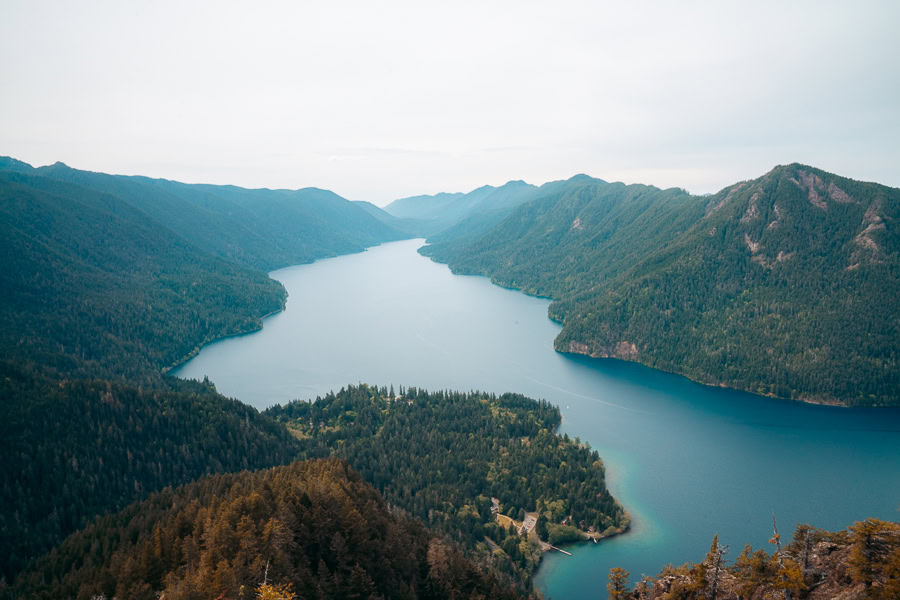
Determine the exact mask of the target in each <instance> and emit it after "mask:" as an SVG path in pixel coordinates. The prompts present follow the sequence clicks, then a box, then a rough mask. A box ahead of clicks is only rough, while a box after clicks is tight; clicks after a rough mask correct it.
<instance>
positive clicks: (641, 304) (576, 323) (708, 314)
mask: <svg viewBox="0 0 900 600" xmlns="http://www.w3.org/2000/svg"><path fill="white" fill-rule="evenodd" d="M898 217H900V190H897V189H893V188H888V187H884V186H880V185H877V184H872V183H863V182H858V181H853V180H849V179H845V178H841V177H837V176H835V175H831V174H829V173H825V172H823V171H820V170H817V169H813V168H811V167H805V166H802V165H796V164H795V165H790V166H785V167H778V168H776V169H774V170H772V171H771V172H769V173H767V174H766V175H764V176H763V177H760V178H759V179H756V180H753V181H747V182H743V183H739V184H737V185H734V186H731V187H728V188H726V189H724V190H722V191H721V192H720V193H718V194H716V195H713V196H708V197H697V196H690V195H688V194H687V193H686V192H684V191H683V190H679V189H671V190H659V189H657V188H653V187H648V186H641V185H629V186H626V185H623V184H608V183H606V182H603V181H600V180H594V179H590V178H587V177H583V176H579V177H576V178H573V179H572V180H569V181H568V182H564V183H563V184H558V183H557V184H554V185H553V186H544V187H542V188H541V193H540V194H539V195H538V197H537V198H536V199H535V200H533V201H531V202H529V203H527V204H525V205H523V206H520V207H519V208H517V209H516V210H515V211H514V212H513V213H512V214H510V215H508V216H506V217H505V218H504V219H503V220H501V221H500V222H499V223H497V224H496V225H495V226H493V227H492V228H491V229H489V230H488V231H487V232H483V233H479V234H478V235H475V236H472V235H471V234H468V235H467V232H466V231H465V230H462V231H459V232H458V234H456V235H447V233H449V232H447V233H445V234H444V236H436V237H435V240H434V241H435V243H434V244H432V245H430V246H427V247H425V248H423V249H422V253H423V254H426V255H428V256H431V257H432V258H434V259H436V260H439V261H442V262H447V263H448V264H449V265H450V267H451V269H453V270H454V272H458V273H475V274H484V275H488V276H490V277H491V278H492V279H493V281H495V282H496V283H498V284H500V285H504V286H509V287H515V288H519V289H522V290H524V291H526V292H528V293H532V294H538V295H543V296H549V297H552V298H554V300H555V302H554V303H553V304H552V305H551V307H550V314H551V317H553V318H555V319H557V320H560V321H562V323H563V331H562V332H561V333H560V335H559V337H558V338H557V339H556V342H555V346H556V348H557V349H558V350H560V351H564V352H577V353H581V354H587V355H590V356H595V357H615V358H621V359H625V360H634V361H638V362H642V363H644V364H647V365H649V366H652V367H655V368H659V369H663V370H667V371H673V372H678V373H682V374H685V375H687V376H689V377H691V378H692V379H695V380H698V381H701V382H704V383H709V384H714V385H727V386H729V387H735V388H740V389H745V390H749V391H752V392H756V393H760V394H769V395H775V396H780V397H785V398H794V399H799V400H806V401H814V402H829V403H844V404H850V405H871V406H885V405H897V404H900V395H898V390H900V368H898V367H900V365H898V352H900V343H898V341H900V330H898V321H897V318H896V315H897V314H898V312H900V306H898V298H900V233H898V230H897V222H898Z"/></svg>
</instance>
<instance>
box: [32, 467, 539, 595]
mask: <svg viewBox="0 0 900 600" xmlns="http://www.w3.org/2000/svg"><path fill="white" fill-rule="evenodd" d="M263 585H267V586H272V588H274V589H275V590H285V589H287V587H286V586H288V585H289V586H290V591H291V593H293V594H295V596H294V595H285V594H284V593H280V594H273V595H272V596H271V597H273V598H274V597H297V598H322V599H326V598H409V599H413V598H421V599H426V598H497V599H498V600H507V599H509V600H512V599H515V598H522V597H524V596H523V594H521V593H520V592H518V591H516V590H515V587H514V586H512V585H510V583H509V582H507V581H501V580H499V579H497V578H496V577H491V576H487V575H484V574H483V573H482V572H481V571H480V570H479V569H478V568H477V567H476V566H475V564H474V563H473V562H472V561H471V560H469V559H468V558H466V557H464V556H463V555H462V554H461V553H460V552H459V551H458V550H457V549H455V548H454V547H453V546H452V545H450V544H448V543H446V542H444V541H442V540H440V539H438V538H435V537H434V536H433V535H431V534H429V533H428V532H427V530H426V529H425V528H424V527H423V526H422V525H421V524H420V523H419V522H417V521H414V520H412V519H409V518H407V517H405V516H403V515H402V514H397V513H392V512H391V511H390V509H389V507H388V506H387V505H386V503H385V501H384V500H383V499H382V498H381V496H380V495H379V494H378V493H377V492H376V491H375V490H374V489H373V488H372V487H371V486H370V485H368V484H366V483H364V482H363V480H362V478H361V477H360V476H359V474H358V473H356V472H354V471H353V470H351V469H349V468H348V467H347V465H346V464H345V463H343V462H341V461H337V460H333V459H332V460H324V461H309V462H302V463H295V464H292V465H290V466H287V467H280V468H277V469H269V470H265V471H258V472H255V473H249V472H243V473H239V474H235V475H219V476H215V477H210V478H206V479H203V480H200V481H198V482H196V483H192V484H190V485H187V486H184V487H181V488H178V489H176V490H171V489H167V490H164V491H162V492H160V493H158V494H154V495H153V496H151V497H150V498H149V499H147V500H146V501H144V502H141V503H138V504H135V505H132V506H130V507H128V508H127V509H126V510H124V511H122V512H121V513H119V514H117V515H112V516H109V517H106V518H104V519H101V520H99V521H97V522H96V523H94V524H93V525H92V526H90V527H89V528H87V529H86V530H84V531H82V532H79V533H77V534H75V535H73V536H72V537H71V538H69V539H68V540H67V541H66V543H65V544H63V545H62V546H61V547H60V548H59V549H58V550H57V551H55V552H54V553H52V554H49V555H47V556H45V557H44V558H42V559H41V560H40V561H38V563H37V564H36V565H35V566H34V567H33V568H32V569H30V570H29V571H28V572H27V573H25V574H24V575H23V576H22V577H21V578H20V580H19V582H18V585H17V587H16V591H17V592H18V593H19V594H20V595H21V596H22V597H28V598H48V599H49V598H54V599H56V598H79V599H81V598H84V599H88V598H91V597H95V595H99V594H104V595H105V596H106V597H118V598H129V599H132V600H141V599H144V598H146V599H148V600H150V599H155V598H158V597H165V598H180V599H184V600H194V599H196V600H213V599H216V598H256V597H257V594H258V593H259V594H260V596H259V597H263V596H262V593H263V592H264V591H265V590H266V589H267V588H265V587H263ZM272 588H268V589H269V590H270V591H271V590H272Z"/></svg>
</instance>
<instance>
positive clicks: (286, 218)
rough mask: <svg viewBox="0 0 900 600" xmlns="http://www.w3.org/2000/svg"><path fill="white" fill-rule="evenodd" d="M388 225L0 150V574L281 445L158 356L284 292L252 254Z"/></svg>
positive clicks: (335, 243)
mask: <svg viewBox="0 0 900 600" xmlns="http://www.w3.org/2000/svg"><path fill="white" fill-rule="evenodd" d="M320 192H321V193H320ZM241 206H243V207H244V209H243V211H241V210H239V208H240V207H241ZM254 215H255V216H254ZM291 219H295V220H297V221H302V222H303V223H305V225H304V227H306V228H307V229H308V230H309V231H308V232H307V229H303V228H301V227H300V225H297V228H296V229H294V228H293V227H294V225H295V223H293V222H292V221H291ZM332 230H333V231H338V230H340V231H341V232H342V233H341V235H337V234H335V235H333V236H332V235H331V233H330V231H332ZM304 232H307V233H308V235H304ZM367 232H368V233H367ZM297 234H300V235H297ZM399 235H400V234H398V233H397V232H396V231H394V230H392V229H390V228H387V227H386V226H384V225H383V224H381V223H380V222H378V221H377V220H376V219H374V218H372V217H371V216H369V215H368V214H366V213H365V211H362V210H361V209H359V208H358V207H356V206H355V205H354V204H353V203H350V202H347V201H345V200H343V199H340V198H338V197H337V196H334V195H333V194H330V193H325V192H322V191H321V190H317V191H310V190H307V191H303V192H302V193H300V192H298V193H296V194H291V193H288V192H269V191H265V190H264V191H253V190H241V189H240V188H230V187H223V188H219V187H215V186H185V185H183V184H178V183H177V182H167V181H158V180H149V179H144V178H132V177H118V176H112V175H105V174H101V173H89V172H85V171H76V170H74V169H69V168H68V167H65V166H64V165H59V164H57V165H53V166H51V167H42V168H40V169H33V168H31V167H30V166H29V165H26V164H25V163H21V162H18V161H15V160H13V159H0V258H2V261H0V265H2V266H0V288H2V290H3V293H2V294H0V356H2V359H0V391H2V402H0V421H2V423H0V428H2V431H3V436H2V440H0V446H2V451H3V452H2V456H3V457H4V461H3V466H2V467H0V468H2V469H3V478H2V483H0V500H2V506H3V507H4V510H3V512H2V515H0V579H2V578H6V579H7V580H10V579H11V578H12V577H13V576H14V575H15V573H16V572H17V571H18V570H19V569H20V568H21V567H22V566H23V565H25V564H26V563H27V561H28V560H30V559H33V558H34V557H36V556H37V555H38V554H40V553H42V552H44V551H45V550H47V549H48V548H50V547H51V546H52V545H53V544H55V543H57V542H59V541H61V540H62V539H63V537H65V536H66V535H68V534H70V533H72V532H73V531H75V530H76V529H78V528H80V527H83V526H85V525H86V524H87V523H88V522H89V521H90V520H91V519H93V518H94V517H95V516H97V515H100V514H104V513H106V512H109V511H111V510H119V509H121V508H123V507H124V506H126V505H127V504H128V503H130V502H133V501H135V500H138V499H141V498H144V497H146V495H147V494H148V493H150V492H151V491H154V490H158V489H160V488H162V487H165V486H170V485H179V484H182V483H186V482H188V481H191V480H193V479H196V478H197V477H200V476H203V475H207V474H211V473H218V472H223V471H236V470H240V469H247V468H250V469H256V468H262V467H269V466H274V465H279V464H284V463H286V462H289V461H290V460H292V459H293V458H294V457H295V453H296V442H295V440H294V439H293V438H292V437H291V436H290V435H289V434H288V433H287V432H286V431H285V430H284V428H283V427H282V426H278V425H276V424H274V423H273V422H272V421H271V420H270V419H269V418H267V417H265V416H262V415H260V414H259V413H257V411H256V410H254V409H252V408H250V407H247V406H245V405H243V404H241V403H239V402H236V401H233V400H229V399H227V398H224V397H222V396H221V395H219V394H217V393H216V392H215V390H214V389H213V388H212V387H211V386H209V385H203V384H195V383H188V382H181V381H177V380H172V379H170V378H167V377H164V376H163V375H162V373H161V371H162V370H164V369H165V368H166V367H168V366H171V365H172V364H175V363H177V362H179V361H181V360H183V359H184V358H186V357H188V356H190V355H191V354H192V353H194V352H196V351H197V349H198V347H199V346H201V345H203V344H204V343H207V342H209V341H211V340H213V339H216V338H219V337H222V336H224V335H229V334H235V333H241V332H246V331H252V330H254V329H257V328H259V327H260V326H261V319H262V317H263V316H265V315H266V314H269V313H271V312H273V311H276V310H279V309H281V308H282V307H283V306H284V302H285V299H286V293H285V291H284V288H283V287H282V286H281V284H279V283H278V282H276V281H274V280H272V279H270V278H269V277H268V276H267V275H266V273H264V272H263V271H260V270H258V268H273V267H276V266H282V265H283V264H286V263H287V262H291V261H298V262H308V261H310V260H313V259H315V258H320V257H323V256H330V255H334V254H336V253H340V252H348V251H358V250H362V249H363V248H364V247H365V246H364V245H366V244H371V243H378V242H381V241H386V240H389V239H396V238H397V237H398V236H399ZM348 240H353V242H352V243H349V242H348Z"/></svg>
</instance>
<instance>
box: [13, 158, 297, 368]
mask: <svg viewBox="0 0 900 600" xmlns="http://www.w3.org/2000/svg"><path fill="white" fill-rule="evenodd" d="M0 230H2V231H0V255H2V258H3V269H2V270H0V282H2V286H3V290H4V293H3V297H2V299H0V324H2V326H0V347H2V348H3V353H4V355H5V356H8V357H15V358H16V360H17V361H20V362H24V363H27V364H30V365H33V366H34V368H40V369H42V370H47V371H49V372H51V373H53V374H57V375H60V376H86V377H118V378H122V377H127V378H128V379H129V380H131V381H136V382H138V383H141V384H144V385H152V384H153V383H154V381H156V380H157V379H158V372H159V370H160V368H162V367H165V366H167V365H171V364H172V363H174V362H176V361H178V360H181V359H183V358H184V357H186V356H187V355H188V354H190V353H191V352H192V351H193V350H194V349H195V348H196V347H197V346H199V345H202V344H203V343H205V342H208V341H210V340H212V339H215V338H217V337H220V336H223V335H226V334H230V333H236V332H241V331H250V330H253V329H257V328H258V327H259V326H260V319H261V317H262V316H264V315H266V314H268V313H270V312H272V311H275V310H278V309H280V308H281V307H282V306H283V303H284V301H285V298H286V292H285V291H284V288H283V287H282V286H281V284H279V283H278V282H276V281H274V280H272V279H270V278H269V277H268V276H266V274H265V273H262V272H259V271H253V270H250V269H247V268H244V267H241V266H238V265H235V264H232V263H228V262H226V261H224V260H222V259H219V258H215V257H212V256H210V255H208V254H206V253H204V252H202V251H200V250H199V249H197V247H196V246H194V245H193V244H192V243H191V242H189V241H187V240H186V239H184V238H182V237H180V236H178V235H176V234H174V233H173V232H172V231H170V230H168V229H166V228H165V227H163V226H162V225H160V224H159V223H157V222H156V221H154V220H153V219H151V218H149V217H148V216H147V215H145V214H144V213H142V212H141V211H139V210H137V209H135V208H133V207H132V206H130V205H129V204H128V203H126V202H124V201H122V200H120V199H119V198H117V197H115V196H110V195H108V194H104V193H100V192H95V191H93V190H89V189H86V188H83V187H80V186H76V185H72V184H68V183H63V182H59V181H55V180H52V179H47V178H44V177H36V176H33V175H24V174H20V173H15V172H3V171H0Z"/></svg>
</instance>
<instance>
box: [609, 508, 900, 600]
mask: <svg viewBox="0 0 900 600" xmlns="http://www.w3.org/2000/svg"><path fill="white" fill-rule="evenodd" d="M770 543H771V544H772V545H773V552H772V554H769V553H768V552H766V551H765V550H763V549H757V550H754V549H753V548H751V547H750V546H749V545H747V546H745V547H744V549H743V550H742V551H741V552H740V553H739V554H738V555H737V556H736V557H735V559H734V560H733V561H732V560H729V556H728V555H729V548H728V547H723V546H722V545H720V544H719V540H718V537H715V538H714V539H713V542H712V545H711V547H710V550H709V553H708V554H707V555H706V557H705V558H704V560H703V561H702V562H700V563H688V564H685V565H683V566H680V567H675V566H672V565H669V566H668V567H666V568H665V569H664V570H663V571H662V572H661V573H659V574H658V575H657V576H654V577H644V578H642V579H641V580H640V581H638V582H636V583H635V585H634V587H633V589H631V588H630V587H629V585H628V581H627V577H628V572H627V571H624V570H622V569H619V568H615V569H612V570H611V571H610V574H609V584H608V586H607V589H608V590H609V598H610V599H611V600H624V599H626V598H628V599H632V600H742V599H760V600H761V599H763V598H778V599H782V598H796V599H798V600H804V599H808V600H833V599H835V598H840V599H841V600H894V599H896V598H900V524H898V523H892V522H889V521H880V520H878V519H866V520H865V521H860V522H858V523H855V524H854V525H853V526H852V527H850V528H849V529H846V530H844V531H838V532H829V531H825V530H822V529H816V528H814V527H810V526H809V525H800V526H798V527H797V530H796V531H795V532H794V536H793V539H792V540H791V541H790V542H789V543H788V542H786V541H785V543H782V540H781V537H780V535H779V534H778V532H777V530H776V532H775V534H774V536H773V537H772V539H771V540H770Z"/></svg>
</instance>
